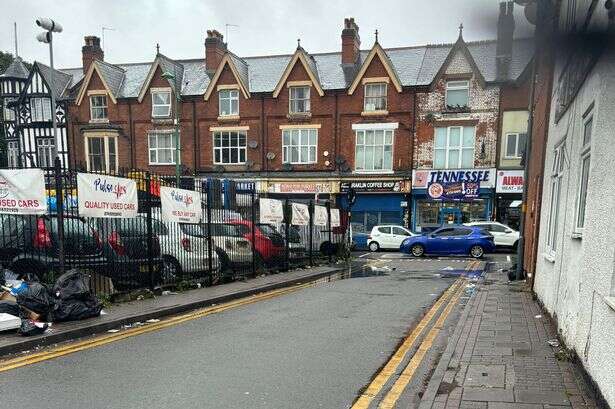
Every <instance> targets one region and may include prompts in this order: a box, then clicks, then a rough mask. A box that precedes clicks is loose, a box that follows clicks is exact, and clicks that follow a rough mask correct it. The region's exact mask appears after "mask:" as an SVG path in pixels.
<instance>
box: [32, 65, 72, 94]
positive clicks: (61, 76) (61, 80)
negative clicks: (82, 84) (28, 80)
mask: <svg viewBox="0 0 615 409" xmlns="http://www.w3.org/2000/svg"><path fill="white" fill-rule="evenodd" d="M33 69H38V72H40V73H41V76H42V77H43V79H44V80H45V82H46V83H47V86H49V89H50V90H51V92H53V96H54V98H56V99H61V98H62V96H63V95H64V91H65V90H66V89H67V88H68V86H69V84H70V82H71V76H70V75H68V74H66V73H64V72H62V71H58V70H56V69H51V67H48V66H46V65H45V64H43V63H40V62H38V61H35V62H34V65H33ZM52 75H53V88H52V87H51V83H52V81H51V79H52V78H51V77H52Z"/></svg>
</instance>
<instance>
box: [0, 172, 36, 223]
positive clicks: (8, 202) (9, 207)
mask: <svg viewBox="0 0 615 409" xmlns="http://www.w3.org/2000/svg"><path fill="white" fill-rule="evenodd" d="M46 211H47V198H46V197H45V177H44V175H43V171H42V170H41V169H3V170H0V213H13V214H45V212H46Z"/></svg>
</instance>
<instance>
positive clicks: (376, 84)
mask: <svg viewBox="0 0 615 409" xmlns="http://www.w3.org/2000/svg"><path fill="white" fill-rule="evenodd" d="M375 87H384V94H380V95H376V96H367V90H368V89H371V88H375ZM388 92H389V90H388V84H387V83H386V82H368V83H366V84H365V85H363V111H364V112H377V111H386V110H387V109H388ZM376 99H378V100H384V107H380V108H378V107H377V104H371V103H369V104H368V100H376ZM368 105H370V106H368ZM371 105H374V106H373V107H371Z"/></svg>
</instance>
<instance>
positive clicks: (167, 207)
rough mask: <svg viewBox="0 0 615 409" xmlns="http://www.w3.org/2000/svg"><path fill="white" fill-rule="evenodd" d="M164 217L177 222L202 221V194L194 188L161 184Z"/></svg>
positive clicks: (161, 204)
mask: <svg viewBox="0 0 615 409" xmlns="http://www.w3.org/2000/svg"><path fill="white" fill-rule="evenodd" d="M160 206H161V207H162V218H163V219H164V220H168V221H170V222H176V223H198V222H200V221H201V213H202V211H201V196H200V194H199V192H195V191H194V190H186V189H176V188H174V187H168V186H160Z"/></svg>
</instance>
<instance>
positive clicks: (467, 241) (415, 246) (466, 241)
mask: <svg viewBox="0 0 615 409" xmlns="http://www.w3.org/2000/svg"><path fill="white" fill-rule="evenodd" d="M399 250H400V251H401V252H403V253H407V254H412V255H413V256H414V257H421V256H422V255H424V254H438V255H449V254H450V255H453V254H464V255H465V254H468V255H470V256H472V257H474V258H481V257H482V256H483V255H484V254H485V253H491V252H493V251H494V250H495V244H494V243H493V236H492V235H491V233H489V232H488V231H486V230H484V229H483V228H482V227H480V226H451V225H448V226H443V227H440V228H439V229H437V230H435V231H433V232H430V233H425V234H423V235H420V236H414V237H409V238H407V239H405V240H404V241H403V242H402V243H401V246H400V247H399Z"/></svg>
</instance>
